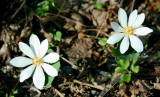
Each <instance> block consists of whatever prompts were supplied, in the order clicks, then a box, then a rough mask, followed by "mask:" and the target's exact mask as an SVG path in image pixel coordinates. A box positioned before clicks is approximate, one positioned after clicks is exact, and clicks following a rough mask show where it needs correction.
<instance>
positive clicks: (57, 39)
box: [54, 31, 62, 41]
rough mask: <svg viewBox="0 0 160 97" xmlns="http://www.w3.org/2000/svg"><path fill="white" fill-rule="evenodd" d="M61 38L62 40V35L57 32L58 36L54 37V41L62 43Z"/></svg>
mask: <svg viewBox="0 0 160 97" xmlns="http://www.w3.org/2000/svg"><path fill="white" fill-rule="evenodd" d="M61 38H62V33H61V32H60V31H57V32H56V34H55V35H54V40H55V41H61Z"/></svg>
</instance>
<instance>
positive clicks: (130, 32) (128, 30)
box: [123, 26, 134, 35]
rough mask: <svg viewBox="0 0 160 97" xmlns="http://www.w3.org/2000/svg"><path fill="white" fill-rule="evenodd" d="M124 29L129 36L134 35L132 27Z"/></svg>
mask: <svg viewBox="0 0 160 97" xmlns="http://www.w3.org/2000/svg"><path fill="white" fill-rule="evenodd" d="M123 29H124V33H125V34H127V35H132V33H133V30H134V29H133V27H132V26H127V27H124V28H123Z"/></svg>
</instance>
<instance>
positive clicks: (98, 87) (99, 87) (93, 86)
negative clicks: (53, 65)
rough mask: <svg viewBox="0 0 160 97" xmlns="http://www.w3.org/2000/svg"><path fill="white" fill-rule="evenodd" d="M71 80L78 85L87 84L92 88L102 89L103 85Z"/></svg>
mask: <svg viewBox="0 0 160 97" xmlns="http://www.w3.org/2000/svg"><path fill="white" fill-rule="evenodd" d="M73 82H74V83H78V84H80V85H84V86H89V87H92V88H95V89H99V90H104V88H103V87H101V86H98V85H97V86H95V85H92V84H88V83H82V82H80V81H78V80H73Z"/></svg>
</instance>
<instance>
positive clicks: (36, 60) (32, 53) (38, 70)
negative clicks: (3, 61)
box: [10, 34, 59, 89]
mask: <svg viewBox="0 0 160 97" xmlns="http://www.w3.org/2000/svg"><path fill="white" fill-rule="evenodd" d="M29 44H30V47H29V46H28V45H27V44H25V43H23V42H19V48H20V50H21V51H22V52H23V53H24V54H25V55H27V56H28V57H30V58H27V57H23V56H19V57H15V58H13V59H12V60H11V61H10V64H12V65H13V66H15V67H26V66H28V67H27V68H26V69H24V70H23V71H22V72H21V74H20V82H23V81H24V80H26V79H28V78H29V77H30V76H31V75H32V74H33V72H34V74H33V83H34V85H35V86H36V88H38V89H43V86H44V84H45V75H44V72H43V70H44V71H45V72H46V73H47V74H48V75H50V76H57V75H58V72H57V70H56V69H55V68H54V67H52V66H51V65H49V64H47V63H55V62H57V61H58V60H59V55H58V54H57V53H50V54H48V55H46V56H44V55H45V54H46V52H47V50H48V40H47V39H45V40H43V41H42V43H41V44H40V40H39V38H38V37H37V36H36V35H34V34H32V35H31V37H30V39H29ZM29 65H30V66H29ZM42 68H43V69H42Z"/></svg>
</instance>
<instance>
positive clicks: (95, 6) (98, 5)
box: [94, 3, 102, 9]
mask: <svg viewBox="0 0 160 97" xmlns="http://www.w3.org/2000/svg"><path fill="white" fill-rule="evenodd" d="M94 8H95V9H101V8H102V4H101V3H96V4H95V5H94Z"/></svg>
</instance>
